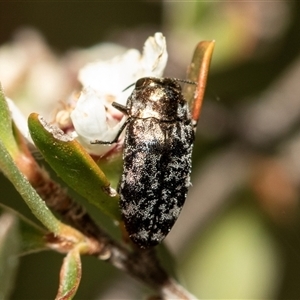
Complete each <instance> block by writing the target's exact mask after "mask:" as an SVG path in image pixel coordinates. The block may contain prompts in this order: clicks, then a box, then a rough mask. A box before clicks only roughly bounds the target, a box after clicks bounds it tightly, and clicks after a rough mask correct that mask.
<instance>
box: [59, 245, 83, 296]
mask: <svg viewBox="0 0 300 300" xmlns="http://www.w3.org/2000/svg"><path fill="white" fill-rule="evenodd" d="M80 280H81V259H80V250H79V247H76V248H74V249H73V250H71V251H70V252H69V253H68V254H67V256H66V257H65V258H64V261H63V265H62V268H61V271H60V280H59V289H58V293H57V296H56V298H55V299H56V300H67V299H72V298H73V297H74V295H75V293H76V291H77V289H78V286H79V283H80Z"/></svg>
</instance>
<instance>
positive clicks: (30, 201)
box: [0, 139, 62, 234]
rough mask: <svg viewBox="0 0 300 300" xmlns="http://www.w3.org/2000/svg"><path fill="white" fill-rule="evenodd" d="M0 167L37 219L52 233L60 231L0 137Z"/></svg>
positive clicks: (56, 222) (55, 220)
mask: <svg viewBox="0 0 300 300" xmlns="http://www.w3.org/2000/svg"><path fill="white" fill-rule="evenodd" d="M0 169H1V170H2V171H3V173H4V175H5V176H6V177H7V178H8V179H9V180H10V181H11V182H12V184H13V185H14V187H15V188H16V190H17V191H18V192H19V194H20V195H21V196H22V197H23V199H24V201H25V202H26V204H27V205H28V206H29V208H30V209H31V211H32V213H33V214H34V215H35V216H36V218H37V219H38V220H40V221H41V222H42V224H44V226H45V227H46V228H48V229H49V230H50V231H51V232H53V233H54V234H58V233H59V232H60V227H61V225H62V223H60V222H59V221H58V220H57V219H56V218H55V216H54V215H53V214H52V213H51V211H50V210H49V208H48V207H47V206H46V204H45V202H44V201H43V200H42V199H41V198H40V196H39V195H38V194H37V192H36V190H35V189H34V188H33V187H32V186H31V184H30V183H29V182H28V180H27V179H26V178H25V176H24V175H23V174H22V172H21V171H20V170H19V169H18V168H17V166H16V165H15V163H14V161H13V159H12V157H11V156H10V154H9V153H8V151H7V149H6V148H5V146H4V143H3V141H2V140H1V139H0Z"/></svg>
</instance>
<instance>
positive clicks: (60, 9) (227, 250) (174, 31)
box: [0, 1, 300, 299]
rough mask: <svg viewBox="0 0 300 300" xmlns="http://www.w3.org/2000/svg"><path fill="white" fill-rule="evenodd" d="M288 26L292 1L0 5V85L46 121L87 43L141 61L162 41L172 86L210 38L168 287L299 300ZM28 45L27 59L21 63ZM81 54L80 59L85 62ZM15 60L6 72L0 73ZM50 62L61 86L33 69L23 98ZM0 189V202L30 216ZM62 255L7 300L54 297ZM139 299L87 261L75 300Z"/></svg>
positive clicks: (26, 269) (70, 83)
mask: <svg viewBox="0 0 300 300" xmlns="http://www.w3.org/2000/svg"><path fill="white" fill-rule="evenodd" d="M25 28H27V29H26V31H24V30H25ZM28 28H31V30H30V31H29V30H28ZM299 28H300V2H299V1H279V2H256V1H250V2H244V1H241V2H231V1H210V2H202V1H195V2H188V1H181V2H167V1H165V2H163V1H161V2H158V1H130V2H129V1H97V2H93V1H68V2H64V1H61V2H58V1H46V2H45V1H34V2H29V1H28V2H27V1H22V2H11V1H1V2H0V82H1V83H2V85H3V88H4V91H5V93H6V95H7V96H9V97H11V98H12V99H13V100H14V101H15V102H16V103H18V104H19V105H20V107H21V108H22V109H23V111H24V113H25V114H26V113H28V112H30V111H37V110H40V111H41V112H43V110H44V111H45V113H46V111H48V110H49V107H50V104H49V103H48V102H47V105H46V104H45V103H46V100H45V99H50V100H47V101H50V103H52V110H55V108H56V107H55V104H53V103H56V102H57V101H58V100H64V99H66V98H67V95H68V94H69V93H71V92H72V91H73V90H75V89H76V88H77V86H76V84H75V83H74V82H75V81H76V78H75V77H74V76H75V75H74V74H76V70H78V69H79V68H80V66H82V65H83V64H84V63H85V62H86V61H88V59H89V58H91V57H92V58H93V59H96V58H99V59H101V58H102V56H101V55H102V52H101V51H100V50H99V52H97V51H98V50H97V51H96V54H95V53H94V52H93V53H94V54H90V53H92V50H93V49H94V48H93V47H92V46H94V45H98V46H101V45H103V43H116V44H119V45H121V46H124V47H130V48H137V49H140V50H142V46H143V43H144V41H145V40H146V38H147V37H148V36H149V35H153V34H154V33H155V32H157V31H161V32H163V34H164V35H165V36H166V39H167V46H168V53H169V61H168V65H167V69H166V72H165V75H166V76H171V77H178V78H185V74H186V69H187V66H188V64H189V62H190V60H191V57H192V53H193V51H194V48H195V46H196V44H197V42H199V41H201V40H215V41H216V48H215V52H214V55H213V60H212V68H211V72H210V75H209V80H208V86H207V90H206V95H205V102H204V107H203V111H202V115H201V120H200V122H199V125H198V130H197V139H196V142H195V148H194V153H193V156H194V165H193V174H192V183H193V186H192V187H191V189H190V193H189V197H188V199H187V202H186V205H185V207H184V209H183V212H182V214H181V216H180V218H179V220H178V221H177V223H176V225H175V226H174V228H173V230H172V231H171V233H170V235H169V236H168V237H167V239H166V244H168V246H169V247H170V249H171V251H172V252H173V254H174V257H175V259H176V260H177V262H178V274H179V278H180V279H181V280H182V282H183V284H184V285H185V286H186V287H187V289H189V290H190V291H191V292H192V293H194V294H195V295H197V296H198V297H201V298H203V299H299V298H300V285H299V281H300V219H299V183H300V126H299V125H300V121H299V120H300V96H299V95H300V84H299V82H300V56H299V54H300V51H299V50H300V38H299V35H300V33H299ZM32 30H36V31H37V32H38V33H37V32H35V33H34V34H33V33H32ZM32 34H33V35H32ZM37 35H38V38H37ZM32 36H34V38H33V37H32ZM41 37H42V38H41ZM37 40H38V41H39V42H38V43H37V42H36V41H37ZM41 40H43V41H41ZM28 41H29V42H30V41H33V42H35V43H32V44H30V45H36V47H39V48H38V49H39V50H36V49H31V48H30V49H31V50H30V51H31V52H30V51H29V50H28V49H29V46H28V45H27V44H26V43H27V42H28ZM24 45H25V46H24ZM26 45H27V48H26ZM41 45H42V46H43V47H45V48H46V49H47V50H43V51H44V52H43V53H44V54H43V55H40V54H39V55H40V56H38V57H39V59H35V60H34V63H32V65H30V66H26V71H24V70H23V69H22V72H23V73H22V76H19V77H13V76H11V77H9V76H8V75H7V74H10V72H12V71H14V70H17V69H18V68H19V67H20V64H18V62H19V55H20V52H22V51H25V52H26V51H27V52H26V53H27V54H28V53H31V54H32V55H34V53H40V52H39V51H40V48H41V47H42V46H41ZM24 49H25V50H24ZM35 51H37V52H35ZM111 51H113V50H111ZM45 53H46V54H47V55H45ZM49 53H50V54H49ZM76 53H77V54H76ZM78 53H81V54H80V55H81V56H80V55H78ZM82 53H88V54H87V56H84V59H83V58H82V57H83V54H82ZM76 55H77V56H76ZM74 56H75V58H74ZM72 57H73V58H72ZM78 57H81V58H82V61H80V60H78ZM14 58H15V62H16V64H12V63H11V64H6V62H11V61H14ZM50 60H51V62H52V63H53V64H55V68H59V67H60V68H62V69H68V72H67V74H64V76H65V77H64V78H65V81H62V80H59V82H58V83H55V76H56V75H54V76H52V77H51V76H50V77H49V72H50V71H52V69H49V68H46V69H43V68H41V69H40V72H39V73H38V77H39V78H45V81H41V82H39V84H38V88H37V91H34V92H33V90H34V89H36V87H33V85H32V84H31V83H30V82H31V81H30V80H32V78H36V77H32V76H33V75H32V70H33V69H34V70H37V67H40V66H41V65H43V64H45V62H48V61H50ZM24 68H25V67H24ZM55 72H56V71H55ZM55 72H54V74H57V73H55ZM12 73H13V72H12ZM59 74H61V73H59ZM72 76H73V77H74V78H75V79H74V78H73V77H72ZM71 77H72V78H71ZM16 78H17V79H16ZM70 78H71V79H72V80H71V79H70ZM67 79H68V80H67ZM69 79H70V80H69ZM52 82H53V85H51V88H50V89H49V87H48V84H49V83H52ZM29 83H30V84H29ZM64 83H65V86H64ZM66 86H67V88H66ZM34 97H36V98H34ZM51 101H52V102H51ZM0 179H1V181H0V189H1V202H3V203H5V204H7V205H11V206H13V207H14V208H17V209H18V210H21V211H22V212H24V213H25V214H27V215H30V213H29V211H28V209H27V208H26V207H25V205H24V204H23V202H22V200H21V198H20V197H19V196H18V195H17V194H16V192H15V191H14V190H13V188H12V187H11V186H10V184H9V183H8V182H7V180H6V179H5V178H4V177H3V176H2V175H1V178H0ZM89 210H90V211H91V213H92V214H93V208H92V207H90V208H89ZM62 258H63V256H62V255H60V254H57V253H50V252H49V253H39V254H33V255H29V256H25V257H22V258H21V260H20V268H19V272H18V275H17V281H16V287H15V290H14V292H13V294H12V296H11V299H53V298H54V296H55V293H56V289H57V285H58V272H59V269H60V264H61V262H62ZM140 288H141V286H140V285H139V284H137V283H136V282H134V281H133V280H131V279H129V278H128V277H127V276H126V275H124V274H120V273H119V272H118V271H116V270H114V269H113V268H112V267H110V266H109V265H107V264H105V263H101V262H99V261H96V260H95V259H94V258H90V257H86V258H84V259H83V278H82V282H81V284H80V287H79V291H78V293H77V296H76V297H75V299H133V298H136V299H140V298H139V297H140V294H139V289H140Z"/></svg>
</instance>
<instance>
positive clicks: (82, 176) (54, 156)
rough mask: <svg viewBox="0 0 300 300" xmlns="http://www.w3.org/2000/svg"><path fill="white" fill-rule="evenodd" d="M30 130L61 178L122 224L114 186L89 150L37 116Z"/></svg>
mask: <svg viewBox="0 0 300 300" xmlns="http://www.w3.org/2000/svg"><path fill="white" fill-rule="evenodd" d="M28 126H29V131H30V134H31V137H32V139H33V141H34V143H35V145H36V146H37V148H38V149H39V150H40V151H41V153H42V154H43V156H44V158H45V159H46V161H47V162H48V163H49V165H50V166H51V167H52V168H53V170H54V171H55V172H56V173H57V174H58V176H60V177H61V178H62V179H63V180H64V181H65V182H66V183H67V184H68V185H69V186H70V187H71V188H73V189H74V190H75V191H76V192H77V193H78V194H80V195H81V196H83V197H85V198H86V199H87V200H88V201H89V202H90V203H92V204H94V205H95V206H97V207H98V208H99V209H101V211H103V212H104V213H106V214H107V215H109V216H110V217H112V218H114V219H116V220H121V215H120V210H119V205H118V200H119V196H118V195H117V194H116V193H112V192H111V188H110V182H109V181H108V179H107V178H106V176H105V174H104V173H103V172H102V170H101V169H100V168H99V166H98V165H97V164H96V163H95V161H94V160H93V159H92V158H91V156H90V155H89V154H88V153H87V152H86V151H85V149H84V148H83V147H82V146H81V145H80V144H79V143H78V142H77V141H76V140H74V139H72V138H71V137H70V136H69V135H66V134H64V133H63V132H62V131H61V130H60V129H58V128H56V127H53V126H50V125H48V124H47V123H46V122H45V121H44V120H43V119H42V118H41V117H40V116H38V115H37V114H35V113H33V114H31V115H30V116H29V119H28Z"/></svg>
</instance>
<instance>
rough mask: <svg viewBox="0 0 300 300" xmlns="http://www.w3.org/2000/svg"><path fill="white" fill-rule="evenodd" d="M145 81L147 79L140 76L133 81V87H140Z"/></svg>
mask: <svg viewBox="0 0 300 300" xmlns="http://www.w3.org/2000/svg"><path fill="white" fill-rule="evenodd" d="M145 81H147V78H140V79H139V80H138V81H137V82H136V83H135V87H136V88H138V89H139V88H141V87H143V86H144V85H145Z"/></svg>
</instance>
